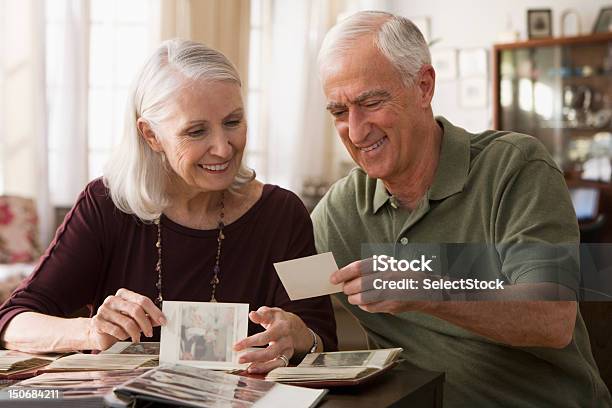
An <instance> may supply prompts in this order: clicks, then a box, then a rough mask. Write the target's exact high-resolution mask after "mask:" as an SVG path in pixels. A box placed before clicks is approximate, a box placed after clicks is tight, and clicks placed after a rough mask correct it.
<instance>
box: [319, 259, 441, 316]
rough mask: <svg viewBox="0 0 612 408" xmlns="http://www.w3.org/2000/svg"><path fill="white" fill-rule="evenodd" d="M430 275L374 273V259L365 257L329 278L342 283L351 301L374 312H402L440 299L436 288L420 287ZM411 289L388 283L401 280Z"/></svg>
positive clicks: (425, 305) (423, 306)
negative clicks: (393, 286)
mask: <svg viewBox="0 0 612 408" xmlns="http://www.w3.org/2000/svg"><path fill="white" fill-rule="evenodd" d="M426 276H427V275H426V274H425V273H422V272H413V271H409V272H375V271H374V270H373V263H372V259H371V258H369V259H363V260H360V261H355V262H353V263H350V264H348V265H347V266H345V267H344V268H341V269H339V270H337V271H336V272H334V273H333V274H332V275H331V277H330V282H331V283H333V284H339V283H342V284H343V286H342V290H343V292H344V294H346V296H347V297H348V302H349V303H350V304H352V305H356V306H358V307H359V308H360V309H363V310H365V311H366V312H371V313H392V314H396V313H402V312H407V311H415V310H423V309H424V308H426V307H427V305H428V304H429V302H432V301H441V300H442V294H441V292H440V291H436V290H423V289H421V287H422V285H421V282H422V280H423V278H425V277H426ZM402 281H403V283H404V284H405V285H412V286H413V288H412V289H390V288H389V283H390V282H395V283H396V284H399V283H400V282H402ZM383 282H386V283H383Z"/></svg>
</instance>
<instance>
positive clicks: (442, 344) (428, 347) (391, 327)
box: [312, 117, 610, 407]
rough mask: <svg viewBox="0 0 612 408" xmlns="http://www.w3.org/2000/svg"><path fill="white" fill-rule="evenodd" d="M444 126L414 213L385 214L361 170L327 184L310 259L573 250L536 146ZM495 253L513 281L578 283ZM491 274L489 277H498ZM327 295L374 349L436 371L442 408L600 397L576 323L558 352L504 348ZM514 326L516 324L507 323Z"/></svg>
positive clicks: (574, 277) (559, 179)
mask: <svg viewBox="0 0 612 408" xmlns="http://www.w3.org/2000/svg"><path fill="white" fill-rule="evenodd" d="M436 120H437V121H438V123H439V124H440V126H442V128H443V137H442V145H441V150H440V160H439V163H438V167H437V169H436V173H435V176H434V181H433V184H432V185H431V187H430V188H429V190H428V191H427V193H426V196H425V197H424V198H423V200H422V201H421V203H420V205H419V206H418V207H417V208H415V209H414V210H413V211H405V210H404V209H402V208H398V209H394V208H393V207H392V206H391V203H390V199H391V195H390V194H389V192H388V191H387V190H386V188H385V186H384V184H383V183H382V181H381V180H376V179H371V178H369V177H368V176H367V174H366V173H365V172H364V171H363V170H362V169H360V168H356V169H353V170H352V171H351V173H350V174H349V175H348V176H347V177H345V178H343V179H341V180H339V181H338V182H336V183H335V184H334V185H333V186H332V188H331V189H330V191H329V192H328V193H327V194H326V195H325V197H324V198H323V199H322V200H321V202H320V203H319V204H318V205H317V207H316V208H315V209H314V211H313V213H312V219H313V223H314V228H315V241H316V245H317V250H318V251H319V252H327V251H332V252H333V254H334V257H335V259H336V261H337V263H338V266H339V267H343V266H346V265H348V264H349V263H351V262H353V261H355V260H358V259H361V247H362V244H366V243H395V242H400V243H402V244H403V238H405V239H406V240H407V241H409V242H411V243H417V244H418V243H482V244H499V243H517V242H519V243H523V242H527V243H528V242H546V243H577V242H578V241H579V233H578V226H577V223H576V217H575V214H574V210H573V207H572V204H571V200H570V197H569V193H568V191H567V187H566V185H565V181H564V179H563V174H562V173H561V172H560V171H559V169H558V168H557V166H556V165H555V163H554V162H553V160H552V159H551V158H550V155H549V154H548V153H547V152H546V149H545V148H544V147H543V146H542V145H541V144H540V143H539V142H537V141H536V140H535V139H534V138H532V137H530V136H526V135H521V134H517V133H511V132H499V131H486V132H483V133H480V134H471V133H468V132H467V131H465V130H464V129H461V128H459V127H456V126H454V125H452V124H451V123H450V122H448V121H447V120H446V119H444V118H441V117H437V118H436ZM520 255H521V254H516V253H512V252H511V251H509V252H507V253H504V252H500V258H501V259H502V261H503V268H502V271H503V273H504V274H505V276H504V277H505V278H506V279H507V280H508V281H510V282H511V283H528V282H548V281H560V282H561V283H563V284H564V285H566V286H567V287H569V288H576V287H577V285H578V280H579V276H578V271H577V270H568V271H561V272H560V271H559V269H558V268H556V265H548V264H541V265H539V266H537V267H534V266H533V265H532V263H530V260H529V259H528V257H526V258H525V259H523V258H522V257H521V256H520ZM496 273H497V272H496ZM337 298H338V299H339V300H340V301H341V302H342V303H343V304H344V305H345V306H346V307H347V308H348V309H349V310H350V311H351V312H352V313H353V314H354V315H355V316H356V317H357V318H358V319H359V320H360V322H361V323H362V325H363V326H364V328H365V329H366V331H367V333H368V336H369V338H370V340H371V342H372V343H373V344H374V345H376V346H378V347H403V348H404V357H405V358H406V359H408V360H409V361H411V362H412V363H413V364H416V365H417V366H420V367H422V368H425V369H430V370H438V371H444V372H445V373H446V383H445V390H444V406H445V407H460V406H488V405H490V404H491V401H495V404H496V405H497V406H504V404H505V405H507V406H512V407H521V406H592V403H593V401H603V402H604V405H606V404H609V401H610V396H609V392H608V391H607V388H606V387H605V385H604V384H603V382H602V380H601V378H600V376H599V373H598V370H597V368H596V365H595V362H594V360H593V358H592V354H591V351H590V345H589V340H588V335H587V332H586V329H585V326H584V323H583V320H582V317H581V316H580V314H578V316H577V320H576V325H575V329H574V336H573V339H572V341H571V343H570V344H569V345H568V346H567V347H565V348H564V349H561V350H553V349H544V348H536V347H533V348H520V347H508V346H505V345H500V344H498V343H496V342H493V341H490V340H489V339H486V338H484V337H482V336H479V335H477V334H475V333H472V332H469V331H467V330H464V329H462V328H460V327H458V326H455V325H453V324H450V323H448V322H446V321H444V320H441V319H437V318H435V317H432V316H430V315H426V314H423V313H418V312H407V313H400V314H397V315H391V314H387V313H368V312H365V311H363V310H361V309H359V308H358V307H355V306H353V305H350V304H349V303H348V302H347V299H346V296H344V295H343V294H339V295H337ZM516 319H518V320H520V319H521V316H516Z"/></svg>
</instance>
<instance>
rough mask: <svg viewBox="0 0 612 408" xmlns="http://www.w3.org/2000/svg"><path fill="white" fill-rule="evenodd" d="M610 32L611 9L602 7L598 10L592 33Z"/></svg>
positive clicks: (611, 25) (611, 21) (611, 28)
mask: <svg viewBox="0 0 612 408" xmlns="http://www.w3.org/2000/svg"><path fill="white" fill-rule="evenodd" d="M609 31H612V7H604V8H602V9H601V10H599V14H598V15H597V20H595V26H593V33H607V32H609Z"/></svg>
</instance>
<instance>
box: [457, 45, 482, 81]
mask: <svg viewBox="0 0 612 408" xmlns="http://www.w3.org/2000/svg"><path fill="white" fill-rule="evenodd" d="M487 61H488V54H487V50H486V48H468V49H463V50H460V51H459V75H460V76H461V78H473V77H486V76H487V74H488V69H487Z"/></svg>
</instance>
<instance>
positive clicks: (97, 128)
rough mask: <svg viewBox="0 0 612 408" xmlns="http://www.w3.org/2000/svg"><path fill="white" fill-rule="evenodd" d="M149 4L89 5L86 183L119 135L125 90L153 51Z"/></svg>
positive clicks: (113, 1)
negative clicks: (87, 168) (87, 176)
mask: <svg viewBox="0 0 612 408" xmlns="http://www.w3.org/2000/svg"><path fill="white" fill-rule="evenodd" d="M151 3H152V1H151V0H130V1H120V0H91V9H90V40H89V96H88V101H89V112H88V118H89V120H88V132H87V133H88V139H87V140H88V165H89V173H88V175H89V179H94V178H96V177H99V176H101V175H102V171H103V167H104V164H105V163H106V161H107V160H108V158H109V155H110V153H111V152H112V149H113V147H114V146H116V145H117V143H118V142H119V141H120V140H121V137H122V134H123V118H124V112H125V106H126V101H127V94H128V89H129V86H130V84H131V82H132V80H133V79H134V76H135V75H136V71H137V70H138V68H139V67H140V66H141V65H142V64H143V63H144V61H145V59H146V58H147V56H148V55H149V53H150V51H151V45H152V44H151V41H150V39H151V36H150V32H151V29H150V26H149V21H150V13H151V9H152V4H151Z"/></svg>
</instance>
